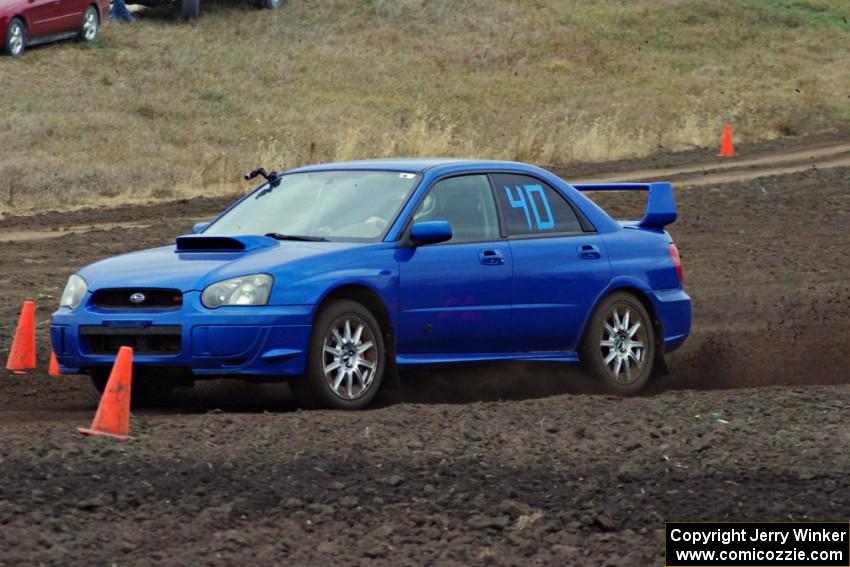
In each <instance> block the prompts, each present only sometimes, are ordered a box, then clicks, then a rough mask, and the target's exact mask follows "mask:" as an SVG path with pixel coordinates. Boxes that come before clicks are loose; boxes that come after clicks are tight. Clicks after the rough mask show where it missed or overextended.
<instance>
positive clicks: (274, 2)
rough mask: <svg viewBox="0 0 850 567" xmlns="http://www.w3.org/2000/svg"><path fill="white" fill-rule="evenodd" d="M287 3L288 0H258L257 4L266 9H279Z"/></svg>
mask: <svg viewBox="0 0 850 567" xmlns="http://www.w3.org/2000/svg"><path fill="white" fill-rule="evenodd" d="M284 4H286V0H258V2H257V6H259V7H260V8H264V9H266V10H277V9H278V8H280V7H282V6H283V5H284Z"/></svg>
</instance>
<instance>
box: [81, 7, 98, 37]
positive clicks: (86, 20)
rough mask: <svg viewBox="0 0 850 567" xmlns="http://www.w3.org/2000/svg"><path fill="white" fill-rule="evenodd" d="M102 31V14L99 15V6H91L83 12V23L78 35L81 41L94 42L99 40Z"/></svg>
mask: <svg viewBox="0 0 850 567" xmlns="http://www.w3.org/2000/svg"><path fill="white" fill-rule="evenodd" d="M99 33H100V16H98V13H97V8H95V7H94V6H89V7H88V8H86V12H85V13H84V14H83V23H82V25H81V26H80V31H79V33H78V35H77V39H78V40H79V41H85V42H86V43H93V42H94V41H96V40H97V36H98V34H99Z"/></svg>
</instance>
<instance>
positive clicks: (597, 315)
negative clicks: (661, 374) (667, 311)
mask: <svg viewBox="0 0 850 567" xmlns="http://www.w3.org/2000/svg"><path fill="white" fill-rule="evenodd" d="M638 323H639V325H637V324H638ZM635 325H637V327H635ZM612 331H613V332H612ZM636 343H637V344H636ZM655 350H656V345H655V328H654V327H653V324H652V318H651V317H650V316H649V313H648V312H647V310H646V307H644V305H643V303H641V301H640V300H639V299H638V298H637V297H635V296H634V295H632V294H630V293H626V292H615V293H612V294H611V295H609V296H608V297H606V298H605V299H604V300H602V302H601V303H600V304H599V305H598V306H597V308H596V310H595V311H594V312H593V315H592V317H591V319H590V322H589V323H588V325H587V329H586V330H585V333H584V337H583V339H582V345H581V350H580V354H581V360H582V364H583V365H584V367H585V369H586V370H587V372H588V373H589V374H590V375H592V376H593V377H594V378H596V379H597V380H599V381H600V382H601V383H602V385H603V386H604V387H605V389H606V390H607V391H608V392H610V393H612V394H618V395H621V396H629V395H633V394H636V393H638V392H639V391H640V390H641V389H642V388H643V387H644V386H645V385H646V382H647V380H649V377H650V376H651V375H652V372H653V367H654V365H655ZM606 361H607V362H606Z"/></svg>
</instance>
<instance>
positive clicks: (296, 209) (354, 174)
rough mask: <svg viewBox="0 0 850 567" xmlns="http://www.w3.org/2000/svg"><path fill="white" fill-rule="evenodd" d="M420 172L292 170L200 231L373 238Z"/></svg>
mask: <svg viewBox="0 0 850 567" xmlns="http://www.w3.org/2000/svg"><path fill="white" fill-rule="evenodd" d="M418 182H419V175H416V174H413V173H398V172H389V171H318V172H313V173H293V174H290V175H285V176H283V177H282V178H281V181H280V185H278V186H277V187H274V188H271V187H269V185H268V184H266V185H265V186H264V187H262V188H261V189H259V190H258V191H256V192H255V193H254V194H252V195H250V196H249V197H248V198H246V199H245V200H243V201H242V202H241V203H239V204H238V205H236V206H235V207H233V208H232V209H231V210H230V211H228V212H227V213H225V214H224V216H222V217H221V218H219V219H218V220H217V221H215V222H214V223H213V224H211V225H210V226H209V228H207V230H205V231H204V234H227V235H240V234H269V235H272V234H273V235H275V236H277V237H287V236H288V237H306V238H307V239H316V240H325V239H327V240H351V241H369V240H376V239H378V237H380V236H381V234H383V233H384V230H385V229H386V228H387V226H388V225H389V223H390V222H392V220H393V219H394V218H395V216H396V214H397V213H398V211H399V209H400V208H401V206H402V205H403V204H404V202H405V201H406V200H407V198H408V196H409V195H410V192H411V191H412V190H413V188H414V187H416V184H417V183H418Z"/></svg>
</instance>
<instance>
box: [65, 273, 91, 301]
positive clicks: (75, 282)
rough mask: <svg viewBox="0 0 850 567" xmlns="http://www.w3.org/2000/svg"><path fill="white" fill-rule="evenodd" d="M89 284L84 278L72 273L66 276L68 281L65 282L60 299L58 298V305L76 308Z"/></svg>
mask: <svg viewBox="0 0 850 567" xmlns="http://www.w3.org/2000/svg"><path fill="white" fill-rule="evenodd" d="M88 290H89V286H88V284H87V283H86V280H84V279H83V278H81V277H80V276H78V275H77V274H74V275H73V276H71V277H70V278H68V283H67V284H65V291H63V292H62V299H60V300H59V306H60V307H69V308H71V309H76V308H77V307H79V306H80V303H82V302H83V298H84V297H85V296H86V292H87V291H88Z"/></svg>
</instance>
